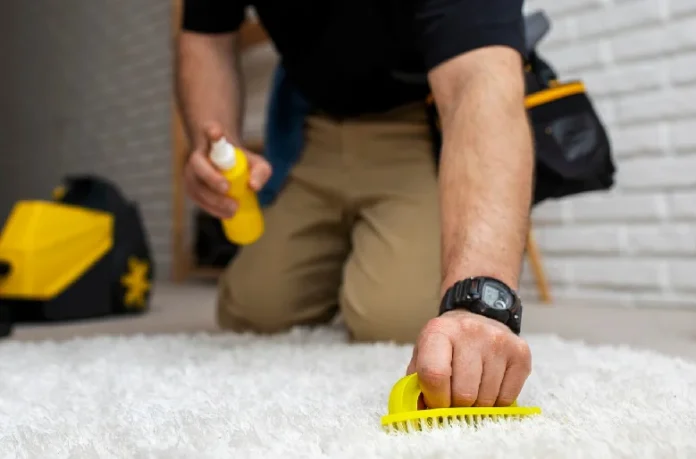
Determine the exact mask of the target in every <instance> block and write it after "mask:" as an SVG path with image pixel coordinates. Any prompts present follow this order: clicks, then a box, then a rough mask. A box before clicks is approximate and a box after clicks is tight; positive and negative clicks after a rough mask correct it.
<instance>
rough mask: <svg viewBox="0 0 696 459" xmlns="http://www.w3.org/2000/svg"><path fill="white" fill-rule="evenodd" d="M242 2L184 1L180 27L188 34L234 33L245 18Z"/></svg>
mask: <svg viewBox="0 0 696 459" xmlns="http://www.w3.org/2000/svg"><path fill="white" fill-rule="evenodd" d="M246 6H247V2H246V1H244V0H184V3H183V10H182V18H181V21H182V22H181V27H182V29H184V30H186V31H190V32H201V33H226V32H236V31H237V30H239V27H240V26H241V25H242V22H244V19H245V18H246Z"/></svg>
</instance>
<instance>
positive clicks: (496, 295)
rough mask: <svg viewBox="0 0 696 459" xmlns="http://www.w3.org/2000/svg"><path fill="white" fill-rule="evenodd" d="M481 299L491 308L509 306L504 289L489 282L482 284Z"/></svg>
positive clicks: (505, 307) (508, 299) (507, 296)
mask: <svg viewBox="0 0 696 459" xmlns="http://www.w3.org/2000/svg"><path fill="white" fill-rule="evenodd" d="M481 300H482V301H483V302H484V303H486V305H487V306H488V307H490V308H493V309H508V308H509V307H510V305H509V304H508V303H509V302H510V298H509V295H508V294H507V293H506V292H505V291H504V290H501V289H500V288H498V287H497V286H496V285H492V284H490V283H487V284H485V285H484V286H483V291H482V292H481Z"/></svg>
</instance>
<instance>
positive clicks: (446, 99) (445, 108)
mask: <svg viewBox="0 0 696 459" xmlns="http://www.w3.org/2000/svg"><path fill="white" fill-rule="evenodd" d="M475 53H479V56H476V55H475ZM462 61H463V62H462V65H461V67H460V68H459V69H457V68H456V67H454V66H453V67H452V69H453V70H454V71H456V70H459V73H458V74H457V76H456V77H453V76H452V75H453V72H447V73H449V74H450V78H451V79H452V81H449V82H444V81H438V79H441V78H444V77H447V73H445V72H443V73H442V74H440V75H437V74H435V75H433V83H434V84H433V91H434V93H435V98H436V100H437V101H438V108H439V110H440V116H441V119H442V129H443V149H442V158H441V165H440V171H441V172H440V196H441V213H442V245H443V247H442V275H443V285H442V289H443V293H444V290H446V289H447V288H448V287H450V286H451V285H452V284H453V283H454V282H456V281H458V280H461V279H463V278H465V277H468V276H492V277H496V278H498V279H500V280H501V281H503V282H505V283H506V284H508V285H510V286H511V287H513V288H518V283H519V275H520V271H521V265H522V257H523V255H524V250H525V245H526V236H527V232H528V229H529V211H530V203H531V195H532V182H533V164H534V161H533V159H534V155H533V144H532V137H531V132H530V129H529V123H528V119H527V114H526V110H525V108H524V80H523V76H522V70H521V63H520V62H519V59H518V57H517V56H516V55H514V54H513V53H512V52H511V51H510V50H501V49H496V50H492V51H489V50H480V51H476V52H474V53H472V55H471V56H466V57H464V58H463V59H462ZM453 65H456V63H453Z"/></svg>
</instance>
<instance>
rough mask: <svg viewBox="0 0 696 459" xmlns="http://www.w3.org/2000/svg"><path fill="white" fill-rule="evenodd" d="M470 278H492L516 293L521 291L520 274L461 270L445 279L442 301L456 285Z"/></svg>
mask: <svg viewBox="0 0 696 459" xmlns="http://www.w3.org/2000/svg"><path fill="white" fill-rule="evenodd" d="M458 273H461V274H458ZM470 277H492V278H494V279H497V280H499V281H500V282H502V283H503V284H505V285H507V286H508V287H509V288H511V289H512V290H514V291H517V290H518V289H519V274H515V273H513V272H510V271H504V270H492V271H474V270H466V271H464V270H461V271H455V272H454V273H453V274H448V275H447V276H445V277H444V279H443V281H442V284H441V286H440V299H442V298H443V297H444V296H445V293H447V290H449V289H450V288H451V287H452V286H453V285H454V284H456V283H457V282H459V281H462V280H464V279H468V278H470Z"/></svg>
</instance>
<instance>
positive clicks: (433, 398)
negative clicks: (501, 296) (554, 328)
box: [407, 310, 532, 408]
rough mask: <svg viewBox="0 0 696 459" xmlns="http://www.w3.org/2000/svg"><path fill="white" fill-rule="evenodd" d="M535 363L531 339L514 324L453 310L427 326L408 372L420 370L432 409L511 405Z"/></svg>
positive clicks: (423, 389) (424, 393)
mask: <svg viewBox="0 0 696 459" xmlns="http://www.w3.org/2000/svg"><path fill="white" fill-rule="evenodd" d="M531 368H532V356H531V353H530V350H529V346H528V345H527V343H526V342H525V341H524V340H523V339H522V338H520V337H519V336H517V335H515V334H514V333H513V332H512V331H510V329H509V328H508V327H506V326H505V325H503V324H501V323H499V322H496V321H494V320H492V319H488V318H487V317H483V316H480V315H476V314H473V313H470V312H468V311H461V310H457V311H450V312H447V313H445V314H443V315H442V316H440V317H438V318H435V319H433V320H431V321H430V322H429V323H428V324H427V325H426V326H425V327H424V328H423V330H422V331H421V333H420V336H419V337H418V341H417V343H416V346H415V347H414V350H413V357H412V359H411V362H410V363H409V365H408V370H407V374H411V373H415V372H417V373H418V379H419V381H420V385H421V390H422V391H423V398H424V402H425V405H426V407H427V408H447V407H470V406H482V407H491V406H509V405H511V404H512V403H513V402H514V401H515V400H516V399H517V397H518V395H519V394H520V392H521V391H522V387H523V386H524V383H525V382H526V380H527V378H528V377H529V374H530V373H531Z"/></svg>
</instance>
